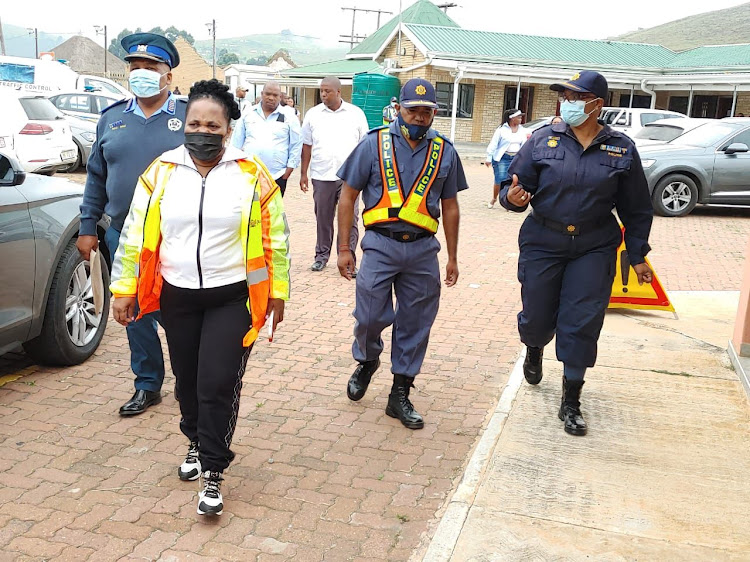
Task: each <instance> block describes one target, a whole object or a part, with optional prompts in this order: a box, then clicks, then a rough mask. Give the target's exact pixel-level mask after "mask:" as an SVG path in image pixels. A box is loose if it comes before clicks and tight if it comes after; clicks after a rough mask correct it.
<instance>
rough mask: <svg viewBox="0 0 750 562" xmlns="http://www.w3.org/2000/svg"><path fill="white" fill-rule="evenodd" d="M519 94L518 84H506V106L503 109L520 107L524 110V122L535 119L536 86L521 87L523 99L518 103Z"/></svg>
mask: <svg viewBox="0 0 750 562" xmlns="http://www.w3.org/2000/svg"><path fill="white" fill-rule="evenodd" d="M517 94H518V89H517V87H516V86H506V87H505V107H504V108H503V110H506V109H516V108H518V109H520V110H521V111H523V112H524V114H525V116H524V120H523V121H524V123H525V122H526V121H528V120H530V119H533V117H532V115H533V111H534V87H533V86H524V87H523V88H521V99H519V100H518V103H516V95H517Z"/></svg>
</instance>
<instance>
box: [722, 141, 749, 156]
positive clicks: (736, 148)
mask: <svg viewBox="0 0 750 562" xmlns="http://www.w3.org/2000/svg"><path fill="white" fill-rule="evenodd" d="M748 151H750V148H748V147H747V145H746V144H745V143H744V142H733V143H732V144H730V145H729V146H728V147H726V148H725V149H724V154H738V153H742V152H748Z"/></svg>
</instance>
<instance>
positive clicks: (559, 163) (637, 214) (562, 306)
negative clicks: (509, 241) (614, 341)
mask: <svg viewBox="0 0 750 562" xmlns="http://www.w3.org/2000/svg"><path fill="white" fill-rule="evenodd" d="M550 88H551V89H552V90H556V91H558V92H559V93H560V94H559V95H560V112H561V114H562V118H563V120H564V123H558V124H555V125H549V126H546V127H544V128H542V129H540V130H539V131H538V132H537V134H534V135H533V136H532V137H531V139H529V141H528V142H527V143H526V144H525V145H524V146H523V148H521V150H520V152H519V153H518V155H517V156H516V158H515V159H514V161H513V164H512V165H511V167H510V170H509V173H510V178H511V179H508V180H506V181H505V182H504V183H503V190H502V193H501V197H500V202H501V204H502V205H503V206H504V207H505V208H507V209H509V210H511V211H517V212H522V211H524V210H525V209H526V207H527V206H528V204H529V203H531V206H532V207H533V210H532V212H531V215H530V216H529V217H528V218H527V219H526V221H525V222H524V223H523V226H522V227H521V230H520V233H519V237H518V240H519V248H520V254H519V258H518V280H519V281H520V282H521V299H522V303H523V310H522V311H521V312H520V313H519V314H518V331H519V333H520V335H521V341H522V342H523V343H524V344H526V346H527V349H526V359H525V361H524V376H525V378H526V380H527V382H528V383H529V384H539V382H540V381H541V380H542V353H543V350H544V346H545V345H546V344H547V343H549V342H550V341H551V340H552V337H553V336H555V335H557V343H556V351H557V358H558V359H559V360H560V361H562V362H563V364H564V372H563V395H562V401H561V405H560V411H559V413H558V416H559V418H560V419H561V420H562V421H564V422H565V431H566V432H567V433H570V434H572V435H584V434H585V433H586V422H585V421H584V419H583V416H582V415H581V411H580V395H581V388H582V386H583V376H584V374H585V372H586V368H587V367H593V366H594V363H595V361H596V350H597V347H596V346H597V340H598V339H599V332H600V331H601V328H602V324H603V322H604V312H605V310H606V308H607V304H608V302H609V296H610V291H611V287H612V280H613V278H614V273H615V263H616V251H617V247H618V245H619V244H620V240H621V234H620V228H619V226H618V223H617V220H616V219H615V217H614V215H613V214H612V209H613V208H615V209H616V210H617V214H618V215H619V217H620V220H621V221H622V222H623V224H624V225H625V244H626V246H627V251H628V254H629V259H630V263H631V264H633V267H634V269H635V272H636V274H637V275H638V282H639V283H641V284H642V283H643V282H646V283H650V282H651V278H652V275H651V269H650V268H649V267H648V265H647V264H646V263H645V261H644V256H645V255H646V254H647V253H648V251H649V250H650V247H649V245H648V236H649V232H650V230H651V221H652V216H653V211H652V207H651V200H650V198H649V192H648V186H647V184H646V178H645V176H644V174H643V167H642V165H641V160H640V157H639V156H638V152H637V151H636V149H635V146H634V144H633V141H631V140H630V138H628V137H627V136H626V135H624V134H622V133H619V132H617V131H615V130H613V129H611V128H610V127H609V126H607V125H602V124H600V123H599V122H598V120H597V117H598V115H599V112H600V111H601V108H602V107H603V105H604V103H605V102H604V100H605V99H606V98H607V93H608V86H607V81H606V79H605V78H604V77H603V76H602V75H601V74H599V73H598V72H593V71H582V72H579V73H576V74H575V75H574V76H573V77H572V78H571V79H570V80H569V81H567V82H563V83H560V84H553V85H552V86H550Z"/></svg>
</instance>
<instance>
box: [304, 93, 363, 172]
mask: <svg viewBox="0 0 750 562" xmlns="http://www.w3.org/2000/svg"><path fill="white" fill-rule="evenodd" d="M369 130H370V128H369V126H368V125H367V118H366V117H365V113H364V112H363V111H362V110H361V109H360V108H358V107H357V106H356V105H352V104H350V103H347V102H345V101H344V100H341V106H340V107H339V108H338V109H337V110H336V111H331V110H330V109H328V108H327V107H326V106H325V104H323V103H320V104H318V105H316V106H315V107H313V108H312V109H310V110H309V111H308V112H307V113H306V114H305V122H304V123H303V124H302V142H303V143H304V144H307V145H312V158H311V159H310V178H311V179H316V180H323V181H336V180H338V179H339V178H338V177H337V176H336V172H338V170H339V168H340V167H341V165H342V164H343V163H344V160H346V159H347V157H348V156H349V154H350V153H351V151H352V150H354V147H355V146H357V144H359V141H360V140H361V139H363V138H364V137H365V135H366V134H367V131H369Z"/></svg>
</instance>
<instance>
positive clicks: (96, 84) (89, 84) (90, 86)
mask: <svg viewBox="0 0 750 562" xmlns="http://www.w3.org/2000/svg"><path fill="white" fill-rule="evenodd" d="M84 85H85V87H86V89H87V90H92V91H97V92H109V93H110V94H117V95H118V96H121V95H122V92H121V91H119V90H118V89H117V88H115V87H114V86H111V85H110V84H107V83H106V82H102V81H101V80H92V79H91V78H86V80H85V81H84Z"/></svg>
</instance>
